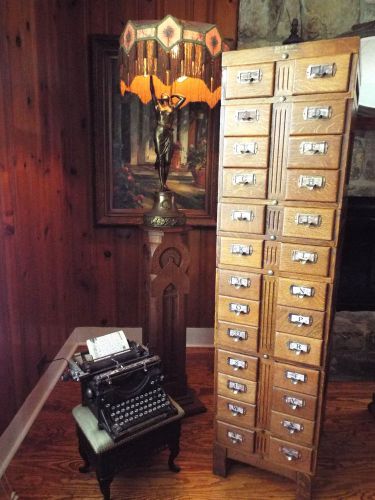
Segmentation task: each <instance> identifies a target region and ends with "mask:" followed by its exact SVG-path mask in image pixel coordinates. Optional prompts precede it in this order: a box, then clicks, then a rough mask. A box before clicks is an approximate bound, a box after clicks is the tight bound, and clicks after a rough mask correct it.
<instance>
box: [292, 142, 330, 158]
mask: <svg viewBox="0 0 375 500" xmlns="http://www.w3.org/2000/svg"><path fill="white" fill-rule="evenodd" d="M299 151H300V153H301V155H325V154H327V151H328V142H326V141H323V142H301V144H300V147H299Z"/></svg>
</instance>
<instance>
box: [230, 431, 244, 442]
mask: <svg viewBox="0 0 375 500" xmlns="http://www.w3.org/2000/svg"><path fill="white" fill-rule="evenodd" d="M227 436H228V438H229V439H230V440H231V441H232V443H233V444H237V443H242V442H243V436H242V434H239V433H238V432H234V431H228V432H227Z"/></svg>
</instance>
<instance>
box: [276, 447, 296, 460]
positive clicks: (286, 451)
mask: <svg viewBox="0 0 375 500" xmlns="http://www.w3.org/2000/svg"><path fill="white" fill-rule="evenodd" d="M279 451H280V453H282V454H283V455H284V457H285V458H286V459H287V460H288V462H292V461H293V460H300V458H301V453H300V452H299V451H298V450H294V449H293V448H287V447H286V446H280V448H279Z"/></svg>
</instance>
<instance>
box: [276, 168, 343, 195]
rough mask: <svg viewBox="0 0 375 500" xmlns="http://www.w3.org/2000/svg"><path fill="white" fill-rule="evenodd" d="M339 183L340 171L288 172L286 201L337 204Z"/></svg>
mask: <svg viewBox="0 0 375 500" xmlns="http://www.w3.org/2000/svg"><path fill="white" fill-rule="evenodd" d="M338 183H339V171H338V170H327V171H325V172H323V171H322V170H302V169H296V170H288V171H287V174H286V191H285V199H286V200H296V201H310V202H314V201H319V202H320V201H322V202H335V201H336V200H337V194H338V193H337V192H338Z"/></svg>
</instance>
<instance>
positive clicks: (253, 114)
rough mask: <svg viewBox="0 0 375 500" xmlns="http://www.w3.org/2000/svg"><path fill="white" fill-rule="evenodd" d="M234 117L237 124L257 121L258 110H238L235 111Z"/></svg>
mask: <svg viewBox="0 0 375 500" xmlns="http://www.w3.org/2000/svg"><path fill="white" fill-rule="evenodd" d="M234 117H235V120H236V121H237V122H252V121H259V110H258V109H243V110H239V111H236V113H235V115H234Z"/></svg>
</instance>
